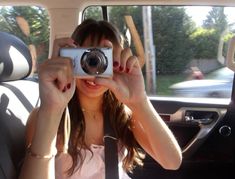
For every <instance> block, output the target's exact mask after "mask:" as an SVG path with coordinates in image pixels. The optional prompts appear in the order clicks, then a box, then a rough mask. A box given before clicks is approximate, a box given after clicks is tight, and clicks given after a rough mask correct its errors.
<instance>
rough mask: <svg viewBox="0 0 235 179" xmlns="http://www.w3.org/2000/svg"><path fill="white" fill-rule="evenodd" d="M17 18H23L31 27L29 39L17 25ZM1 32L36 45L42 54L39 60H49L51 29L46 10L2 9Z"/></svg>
mask: <svg viewBox="0 0 235 179" xmlns="http://www.w3.org/2000/svg"><path fill="white" fill-rule="evenodd" d="M17 16H21V17H23V18H24V19H25V20H26V21H27V22H28V24H29V27H30V35H29V36H28V37H27V36H26V35H25V34H24V33H23V32H22V31H21V29H20V27H19V25H18V24H17V21H16V17H17ZM0 30H1V31H5V32H8V33H11V34H13V35H16V36H17V37H19V38H20V39H22V40H23V41H24V42H25V43H26V44H28V45H29V44H34V45H35V46H36V48H37V49H38V51H39V52H40V53H39V56H38V60H42V59H44V58H47V56H48V49H49V48H48V46H49V35H50V29H49V16H48V14H47V11H46V10H45V9H44V8H41V7H36V6H14V7H8V6H7V7H2V8H1V9H0ZM42 48H43V49H42ZM41 51H43V52H41Z"/></svg>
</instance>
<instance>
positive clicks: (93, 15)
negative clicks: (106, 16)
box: [83, 6, 103, 20]
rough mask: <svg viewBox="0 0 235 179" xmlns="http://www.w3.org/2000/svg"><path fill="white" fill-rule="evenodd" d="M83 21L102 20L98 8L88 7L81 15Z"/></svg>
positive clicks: (100, 10) (99, 8) (100, 11)
mask: <svg viewBox="0 0 235 179" xmlns="http://www.w3.org/2000/svg"><path fill="white" fill-rule="evenodd" d="M83 17H84V19H96V20H102V19H103V17H102V9H101V7H100V6H89V7H87V8H86V9H85V11H84V13H83Z"/></svg>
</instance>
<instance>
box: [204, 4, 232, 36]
mask: <svg viewBox="0 0 235 179" xmlns="http://www.w3.org/2000/svg"><path fill="white" fill-rule="evenodd" d="M227 26H228V21H227V17H226V15H225V14H224V7H213V8H212V10H211V11H210V12H209V13H208V15H207V18H206V20H204V21H203V27H204V28H206V29H215V30H216V31H218V32H219V33H221V32H223V31H224V30H225V29H226V28H227Z"/></svg>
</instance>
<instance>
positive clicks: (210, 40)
mask: <svg viewBox="0 0 235 179" xmlns="http://www.w3.org/2000/svg"><path fill="white" fill-rule="evenodd" d="M190 38H191V40H192V50H193V52H194V58H196V59H205V58H207V59H216V56H217V51H218V43H219V37H218V33H217V32H216V30H215V29H213V28H212V29H205V28H202V27H201V28H197V30H196V31H194V32H193V33H192V34H191V36H190Z"/></svg>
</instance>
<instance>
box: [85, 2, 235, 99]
mask: <svg viewBox="0 0 235 179" xmlns="http://www.w3.org/2000/svg"><path fill="white" fill-rule="evenodd" d="M108 12H109V21H110V22H111V23H114V24H115V25H116V26H117V27H118V28H119V29H120V30H121V32H122V34H123V35H124V36H125V35H126V32H127V27H126V23H125V21H124V16H125V15H131V16H132V18H133V20H134V23H135V25H136V28H137V30H138V32H139V34H140V37H141V40H142V43H143V44H146V41H147V40H148V39H146V36H145V34H144V31H146V28H148V27H151V26H152V28H151V29H150V31H148V32H150V33H151V34H150V35H151V36H150V37H152V40H153V44H150V45H152V47H151V49H153V54H154V57H151V58H154V59H148V58H146V60H154V63H153V64H154V66H153V67H152V68H146V66H145V67H143V73H144V76H145V80H146V86H147V91H148V94H149V95H150V96H155V95H157V96H177V97H206V98H230V96H231V90H232V83H233V76H234V73H233V72H232V71H231V70H229V69H228V68H226V67H225V58H226V53H227V47H228V42H229V39H231V37H232V36H233V35H234V32H235V8H234V7H218V6H216V7H211V6H151V7H150V8H148V11H147V13H146V12H145V13H146V14H147V15H148V16H149V18H150V19H151V23H150V24H148V25H147V26H146V25H143V18H145V16H146V14H144V8H143V7H142V6H110V7H108ZM149 14H150V15H149ZM121 17H122V18H121ZM84 18H95V19H102V13H101V8H100V7H95V6H91V7H88V8H87V9H86V10H85V12H84ZM147 30H149V29H147ZM131 47H132V48H133V50H134V45H133V44H131ZM151 49H147V51H148V50H151ZM145 50H146V49H145ZM145 52H146V51H145ZM153 71H154V74H155V76H153V75H152V76H151V75H150V77H149V76H148V74H149V73H151V74H152V72H153ZM148 78H153V79H154V80H155V81H153V84H154V85H155V86H153V89H154V91H153V90H152V89H148V87H149V86H151V85H152V84H150V83H149V82H148Z"/></svg>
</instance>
